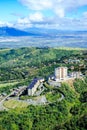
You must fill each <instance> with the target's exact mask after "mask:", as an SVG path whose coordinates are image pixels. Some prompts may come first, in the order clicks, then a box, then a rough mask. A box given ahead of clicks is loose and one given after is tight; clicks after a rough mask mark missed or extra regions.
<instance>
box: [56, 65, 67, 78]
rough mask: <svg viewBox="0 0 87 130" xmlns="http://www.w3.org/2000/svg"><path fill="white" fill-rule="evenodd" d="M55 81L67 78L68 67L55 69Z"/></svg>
mask: <svg viewBox="0 0 87 130" xmlns="http://www.w3.org/2000/svg"><path fill="white" fill-rule="evenodd" d="M54 75H55V80H63V79H65V78H67V67H58V68H55V74H54Z"/></svg>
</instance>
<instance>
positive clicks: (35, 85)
mask: <svg viewBox="0 0 87 130" xmlns="http://www.w3.org/2000/svg"><path fill="white" fill-rule="evenodd" d="M43 81H44V79H43V78H34V79H33V81H32V82H31V84H30V85H29V86H28V87H27V90H28V95H29V96H33V95H34V93H35V92H36V90H37V88H38V87H39V85H40V84H41V83H42V82H43Z"/></svg>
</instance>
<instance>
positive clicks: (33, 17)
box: [29, 12, 44, 22]
mask: <svg viewBox="0 0 87 130" xmlns="http://www.w3.org/2000/svg"><path fill="white" fill-rule="evenodd" d="M43 19H44V17H43V14H42V13H40V12H36V13H32V14H30V15H29V20H30V21H33V22H40V21H43Z"/></svg>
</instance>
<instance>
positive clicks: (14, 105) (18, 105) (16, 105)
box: [3, 99, 29, 109]
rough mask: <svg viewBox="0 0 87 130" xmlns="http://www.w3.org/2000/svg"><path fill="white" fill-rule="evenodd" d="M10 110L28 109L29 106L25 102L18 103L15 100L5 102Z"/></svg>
mask: <svg viewBox="0 0 87 130" xmlns="http://www.w3.org/2000/svg"><path fill="white" fill-rule="evenodd" d="M3 105H4V106H5V107H6V108H8V109H14V108H23V107H27V106H28V105H29V104H28V103H26V102H23V101H17V100H14V99H10V100H8V101H5V102H4V104H3Z"/></svg>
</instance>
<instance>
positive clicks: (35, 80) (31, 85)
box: [27, 78, 39, 89]
mask: <svg viewBox="0 0 87 130" xmlns="http://www.w3.org/2000/svg"><path fill="white" fill-rule="evenodd" d="M38 80H39V79H38V78H34V79H33V81H32V82H31V83H30V85H29V86H28V87H27V88H28V89H32V88H33V87H34V85H35V84H36V83H37V81H38Z"/></svg>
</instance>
